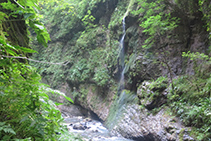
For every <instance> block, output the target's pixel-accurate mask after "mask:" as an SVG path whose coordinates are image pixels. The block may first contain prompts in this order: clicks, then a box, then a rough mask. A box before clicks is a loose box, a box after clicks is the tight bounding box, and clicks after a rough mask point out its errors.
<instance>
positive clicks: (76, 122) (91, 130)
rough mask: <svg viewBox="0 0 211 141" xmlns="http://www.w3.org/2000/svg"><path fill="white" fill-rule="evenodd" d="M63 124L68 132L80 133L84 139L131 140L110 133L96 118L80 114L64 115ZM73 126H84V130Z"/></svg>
mask: <svg viewBox="0 0 211 141" xmlns="http://www.w3.org/2000/svg"><path fill="white" fill-rule="evenodd" d="M64 121H65V123H64V124H65V125H67V128H68V130H69V132H71V133H74V134H78V135H80V136H81V137H82V138H83V140H85V141H132V140H129V139H125V138H123V137H116V136H112V135H110V133H109V131H108V129H106V128H105V127H104V125H103V124H102V123H101V122H100V121H97V120H93V119H90V118H85V117H81V116H77V117H72V118H70V117H66V118H65V120H64ZM74 126H86V127H87V128H86V129H84V130H80V129H74Z"/></svg>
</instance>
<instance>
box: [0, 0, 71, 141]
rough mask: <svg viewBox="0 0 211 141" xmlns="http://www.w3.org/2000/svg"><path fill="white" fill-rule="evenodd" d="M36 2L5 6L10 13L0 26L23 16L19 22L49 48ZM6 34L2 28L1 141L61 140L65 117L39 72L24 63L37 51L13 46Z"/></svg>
mask: <svg viewBox="0 0 211 141" xmlns="http://www.w3.org/2000/svg"><path fill="white" fill-rule="evenodd" d="M36 2H37V1H36V0H27V2H26V1H15V4H11V3H10V1H8V2H4V3H1V6H2V7H3V8H4V9H7V10H8V11H10V12H8V11H7V10H6V11H7V12H5V13H3V12H1V15H3V16H4V17H1V18H0V19H1V20H0V25H1V27H2V25H3V24H4V22H6V21H7V20H8V19H9V18H11V19H12V17H17V16H16V15H17V14H20V15H22V17H23V19H17V20H21V21H22V20H23V21H26V22H27V23H29V25H30V26H31V27H33V28H34V30H35V32H36V33H37V38H38V41H40V42H41V43H43V44H44V45H46V44H47V41H48V40H49V35H48V34H47V32H46V29H45V27H44V26H43V25H42V24H41V23H40V22H39V21H38V17H37V15H36V12H35V10H36V9H38V8H39V7H37V5H36V4H35V3H36ZM2 13H3V14H2ZM16 26H18V25H16ZM20 30H22V29H20ZM24 30H26V29H24ZM6 32H7V31H6ZM6 32H3V28H0V33H1V36H0V57H1V61H0V140H33V141H34V140H52V141H54V140H58V139H59V138H60V136H59V135H57V134H56V132H60V133H62V134H63V133H65V131H66V129H65V128H64V127H63V126H62V124H61V123H62V121H63V118H62V116H61V113H60V111H59V110H57V109H56V108H55V105H54V104H53V102H52V101H50V100H49V98H48V95H47V94H46V93H47V89H46V86H45V85H44V84H42V83H40V80H41V77H40V75H39V74H38V73H37V71H36V70H35V69H34V68H33V67H31V66H30V65H28V64H27V63H22V62H26V61H24V60H23V59H27V58H26V57H25V56H24V54H27V53H34V52H36V51H34V50H31V49H29V48H25V47H20V46H18V45H17V46H15V45H11V44H13V43H14V41H12V40H11V41H8V34H7V33H6ZM12 32H15V31H13V30H12ZM21 32H24V31H23V30H22V31H21ZM66 98H67V97H66ZM67 99H68V100H70V101H71V102H72V100H71V99H70V98H67Z"/></svg>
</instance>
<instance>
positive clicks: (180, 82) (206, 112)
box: [168, 52, 211, 140]
mask: <svg viewBox="0 0 211 141" xmlns="http://www.w3.org/2000/svg"><path fill="white" fill-rule="evenodd" d="M183 56H184V57H188V58H190V59H191V60H192V61H193V63H194V67H193V69H194V71H195V74H194V75H192V76H188V75H186V76H180V77H179V78H177V79H175V80H174V85H175V87H174V93H171V94H170V95H168V99H169V100H170V103H169V104H170V106H171V107H172V110H173V111H174V112H175V113H176V115H177V116H179V117H180V119H181V120H182V121H183V123H184V124H185V125H187V126H193V127H194V128H193V130H192V134H193V135H194V136H196V137H197V139H198V140H210V139H211V134H210V133H211V132H210V131H211V128H210V127H211V120H210V119H211V116H210V115H211V114H210V113H211V108H210V106H211V99H210V97H211V95H210V93H211V87H210V86H211V76H210V61H211V60H210V58H209V57H208V55H205V54H203V53H198V52H196V53H190V52H188V53H183Z"/></svg>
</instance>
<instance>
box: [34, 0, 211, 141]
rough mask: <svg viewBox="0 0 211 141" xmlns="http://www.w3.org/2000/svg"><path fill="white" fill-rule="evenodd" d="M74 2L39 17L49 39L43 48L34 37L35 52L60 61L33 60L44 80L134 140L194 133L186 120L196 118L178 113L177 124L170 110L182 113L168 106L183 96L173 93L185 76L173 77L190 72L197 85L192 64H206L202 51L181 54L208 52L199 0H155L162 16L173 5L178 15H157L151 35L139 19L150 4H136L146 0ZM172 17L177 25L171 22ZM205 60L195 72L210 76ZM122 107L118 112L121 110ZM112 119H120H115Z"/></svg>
mask: <svg viewBox="0 0 211 141" xmlns="http://www.w3.org/2000/svg"><path fill="white" fill-rule="evenodd" d="M143 2H144V1H143ZM75 3H76V5H75V7H74V12H73V11H72V12H73V13H74V14H73V13H68V12H65V11H57V12H54V15H53V16H52V15H50V14H49V13H53V12H52V9H51V10H50V9H49V11H50V12H48V13H46V12H45V11H44V15H45V16H46V18H45V21H44V22H45V24H46V26H47V28H48V30H49V33H50V35H51V39H52V41H51V42H50V43H49V45H48V48H43V47H41V46H39V45H35V46H36V48H37V50H38V51H39V54H36V55H34V58H36V59H37V60H40V61H47V62H64V63H63V64H62V65H50V64H34V65H35V66H36V67H38V68H39V69H40V73H41V74H42V76H43V82H45V83H47V84H49V85H50V86H51V87H53V88H55V89H59V90H61V91H62V92H64V93H66V95H68V96H70V97H71V98H73V99H74V102H75V104H78V105H81V106H82V107H84V108H86V109H88V110H90V111H93V112H94V113H95V114H97V115H98V116H99V118H100V119H102V120H103V121H107V126H108V127H110V130H112V132H113V134H118V135H122V136H124V137H127V138H132V139H134V140H194V139H193V138H191V137H190V136H189V135H188V133H189V130H190V128H187V127H192V126H194V125H196V124H190V123H186V122H185V121H183V120H182V121H183V123H184V124H181V123H180V120H179V119H178V118H175V117H172V116H170V115H169V113H170V112H173V113H174V114H175V115H177V116H180V117H181V116H182V114H180V115H178V114H177V113H178V111H179V109H174V108H172V111H170V112H169V111H168V110H169V109H171V106H172V107H175V106H176V104H177V103H179V100H181V99H178V97H182V96H183V94H184V93H185V92H184V91H182V90H180V87H179V86H180V85H179V84H182V83H180V82H177V80H180V79H181V81H182V80H183V79H185V78H182V77H183V76H187V77H188V76H190V78H189V79H187V81H189V82H190V84H189V82H187V83H188V84H189V85H188V87H189V86H190V87H192V86H194V85H193V82H192V81H195V80H196V79H192V78H193V77H196V75H198V71H196V67H197V64H201V65H202V64H206V63H204V60H203V59H200V58H199V59H198V60H196V61H194V60H193V59H190V58H187V57H184V55H183V52H188V51H190V52H200V53H205V55H208V52H209V32H208V31H207V28H206V26H205V25H206V20H205V19H204V13H203V11H201V10H200V5H199V4H198V1H194V2H188V1H185V2H184V4H183V2H180V1H176V2H175V1H171V0H168V1H160V4H161V5H162V10H164V13H163V17H162V18H165V14H166V15H167V14H168V13H170V15H171V17H176V19H175V20H174V21H171V20H169V21H168V22H169V23H168V24H166V29H165V28H164V27H163V26H162V24H161V25H159V24H160V23H159V20H157V23H158V25H157V26H155V25H153V24H151V27H154V29H153V30H155V31H156V32H153V33H154V34H153V35H150V33H149V32H146V31H145V29H144V28H143V26H140V24H143V23H144V19H145V18H146V16H147V12H146V11H149V9H148V10H146V11H145V12H138V13H137V11H138V10H140V7H144V6H143V5H141V2H140V1H136V0H121V1H120V0H99V1H93V0H90V1H85V0H84V1H81V2H75ZM142 4H143V3H142ZM148 8H149V7H148ZM132 11H136V12H132ZM132 13H133V14H132ZM158 13H159V10H157V11H156V10H155V11H154V13H153V14H152V15H151V16H154V15H157V14H158ZM158 15H159V14H158ZM124 17H125V22H126V36H125V41H124V45H125V65H126V71H125V81H126V82H125V85H126V86H125V92H126V96H124V95H122V94H118V82H119V80H120V73H121V72H120V71H121V68H120V62H119V61H120V60H119V53H120V51H119V40H120V38H121V36H122V34H123V33H122V19H123V18H124ZM145 20H146V19H145ZM161 21H162V20H161ZM175 21H176V25H177V26H175V27H174V28H173V29H170V28H169V29H168V26H170V25H171V22H175ZM155 23H156V22H154V24H155ZM161 23H162V22H161ZM159 26H160V27H159ZM172 26H173V25H172ZM149 29H150V28H149ZM158 29H160V31H159V30H158ZM161 29H162V30H161ZM151 36H153V44H151V43H148V44H147V43H146V40H147V39H149V37H151ZM145 45H147V46H148V47H144V46H145ZM203 66H204V67H203V68H205V69H201V71H200V73H201V74H204V76H205V75H206V76H208V72H209V68H210V67H209V65H203ZM205 66H206V67H205ZM200 78H201V77H200ZM207 78H208V77H207ZM202 79H203V80H205V79H206V78H202ZM185 80H186V79H185ZM197 85H198V84H197ZM199 85H200V84H199ZM205 85H206V84H205V82H203V86H205ZM191 90H192V89H191V88H190V90H186V91H191ZM208 91H210V90H208ZM172 92H173V94H172ZM119 95H120V96H119ZM206 96H207V95H206ZM206 96H205V95H203V97H206ZM175 97H177V99H175ZM194 98H196V97H194ZM194 98H193V99H194ZM174 100H175V101H177V103H176V104H175V105H171V104H168V102H170V103H171V102H172V101H173V102H172V103H174ZM164 105H165V106H164ZM160 107H161V108H160ZM189 107H191V106H190V105H189ZM115 108H116V109H115ZM120 109H121V112H119V111H118V110H120ZM160 109H161V110H160ZM156 110H157V112H155V113H156V114H155V115H153V111H156ZM159 110H160V111H159ZM166 111H168V112H166ZM123 113H124V114H123ZM184 113H185V112H184ZM119 114H120V115H119ZM117 115H118V116H117ZM113 116H117V117H118V121H116V122H115V118H114V117H113ZM193 118H195V117H193ZM188 120H191V121H190V122H192V121H194V120H193V119H188ZM114 122H115V123H117V124H116V125H113V124H112V123H114ZM208 124H209V123H208ZM184 125H185V126H187V127H185V126H184ZM199 127H202V126H201V125H200V126H199ZM198 136H199V135H196V138H197V137H198ZM209 137H210V134H208V138H209Z"/></svg>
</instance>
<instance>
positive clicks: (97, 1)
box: [0, 0, 211, 140]
mask: <svg viewBox="0 0 211 141" xmlns="http://www.w3.org/2000/svg"><path fill="white" fill-rule="evenodd" d="M0 9H1V10H0V59H1V60H0V139H1V140H15V139H16V140H62V137H61V136H59V135H57V134H56V133H58V132H62V133H63V134H68V133H67V130H66V129H65V127H63V126H62V125H61V122H62V121H63V118H62V117H61V113H60V111H58V110H57V109H56V108H55V105H54V104H53V103H52V101H50V100H49V96H48V95H47V93H53V90H50V89H48V88H47V87H48V86H46V85H45V84H43V83H41V81H43V82H46V83H47V84H49V85H50V86H51V87H52V88H59V87H61V85H62V84H63V83H64V82H65V83H67V84H68V86H69V87H70V93H72V95H73V97H74V98H76V101H83V100H85V97H86V96H87V93H88V90H87V87H88V86H87V85H91V87H92V89H93V90H95V91H97V90H98V89H101V90H102V91H103V92H102V93H103V94H104V95H106V94H105V93H106V92H107V91H108V90H110V89H112V90H113V89H114V90H115V91H118V88H117V83H118V81H119V79H120V76H119V75H120V73H121V71H122V70H123V69H122V68H121V66H120V51H121V50H120V48H119V40H120V38H121V36H122V34H123V33H122V20H123V19H125V21H126V36H125V47H126V48H125V52H124V53H125V54H126V55H125V58H124V63H125V72H124V74H125V77H126V83H127V84H126V88H125V89H127V90H128V91H131V92H133V93H136V91H137V89H138V88H139V86H140V85H141V84H142V82H144V81H145V80H147V81H150V82H151V85H150V86H149V89H150V91H154V92H153V93H150V94H149V92H148V91H147V90H146V91H143V95H142V96H141V98H143V99H144V98H148V99H153V98H158V97H159V96H160V93H159V90H160V89H161V90H163V89H166V90H167V91H168V95H167V96H166V102H165V104H164V105H165V106H167V107H169V108H171V109H172V111H171V112H172V114H173V115H175V116H177V117H179V118H180V120H181V121H182V122H183V124H184V125H185V126H190V127H193V130H192V135H193V136H194V137H195V138H196V139H198V140H210V139H211V134H210V131H211V116H210V115H211V108H210V107H211V87H210V84H211V76H210V63H211V59H210V37H211V36H210V35H211V34H210V33H211V2H210V0H195V1H190V0H174V1H172V0H121V1H120V0H61V1H58V0H43V1H41V0H40V1H39V0H27V1H25V0H2V1H1V2H0ZM44 25H45V26H44ZM47 31H48V32H49V34H48V32H47ZM50 36H51V39H50ZM196 36H197V39H198V40H197V41H195V38H196ZM202 40H203V41H202ZM197 42H200V43H201V44H197ZM193 44H194V45H195V46H196V47H195V48H192V46H191V45H193ZM197 45H198V46H197ZM46 47H47V48H46ZM201 48H203V49H201ZM200 49H201V50H200ZM35 50H36V51H35ZM175 52H176V53H175ZM177 53H178V54H179V57H177V55H178V54H177ZM173 57H175V58H173ZM172 58H173V59H172ZM171 59H172V60H174V61H171ZM175 60H181V62H180V63H178V62H176V61H175ZM174 62H176V63H175V65H177V66H181V68H180V69H178V68H176V67H177V66H176V67H174ZM32 66H33V67H32ZM187 68H191V69H190V70H191V71H189V70H188V69H187ZM147 71H148V72H147ZM41 76H42V79H41ZM49 91H50V92H49ZM65 97H66V96H65ZM77 97H79V98H78V99H77ZM115 97H118V95H115ZM66 98H67V99H68V100H69V101H71V102H73V101H72V100H71V99H70V98H69V97H66ZM139 98H140V97H139ZM56 104H57V103H56ZM140 105H142V106H145V103H143V102H142V103H141V104H140ZM146 107H147V106H146ZM156 108H157V109H159V107H156ZM156 108H155V109H156ZM65 138H66V137H65ZM72 139H73V140H76V137H72Z"/></svg>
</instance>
